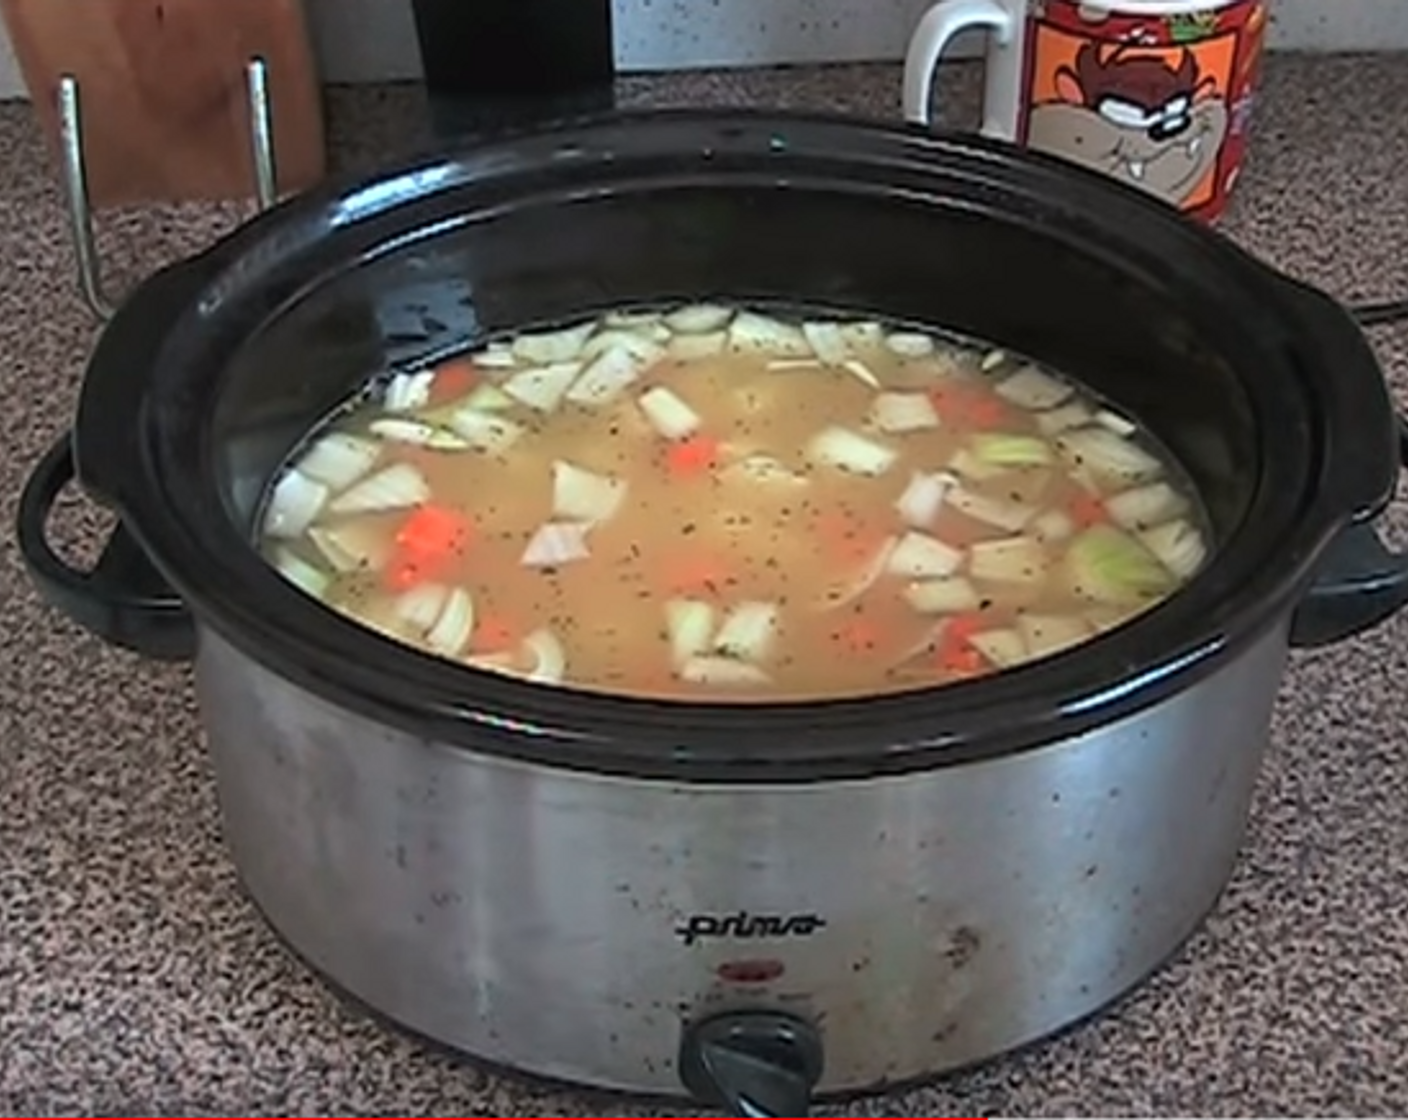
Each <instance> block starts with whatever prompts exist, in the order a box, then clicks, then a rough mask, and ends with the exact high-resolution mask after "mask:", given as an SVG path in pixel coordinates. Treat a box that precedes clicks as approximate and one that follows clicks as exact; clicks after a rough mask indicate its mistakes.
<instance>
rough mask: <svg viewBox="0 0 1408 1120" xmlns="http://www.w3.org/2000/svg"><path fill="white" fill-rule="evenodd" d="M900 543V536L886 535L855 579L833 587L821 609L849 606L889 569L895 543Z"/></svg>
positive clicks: (822, 602) (836, 608)
mask: <svg viewBox="0 0 1408 1120" xmlns="http://www.w3.org/2000/svg"><path fill="white" fill-rule="evenodd" d="M898 543H899V541H898V538H896V537H886V538H885V540H884V541H883V542H882V543H881V545H880V547H879V548H878V549H876V551H875V555H874V556H872V557H871V558H870V559H869V560H867V561H866V562H865V566H864V567H863V568H861V570H860V572H859V573H858V574H857V575H856V576H855V577H854V578H853V579H851V580H850V581H849V582H847V583H844V584H841V585H839V586H836V587H833V588H832V589H831V590H830V591H828V592H827V593H826V594H825V595H824V596H823V597H822V600H821V604H820V607H821V609H822V610H838V609H840V608H841V607H848V606H850V605H851V604H852V603H854V602H855V601H856V600H857V599H859V598H860V597H861V596H862V595H864V594H865V593H866V592H867V591H869V590H870V589H871V588H872V587H874V586H875V583H876V581H877V580H879V579H880V577H881V576H883V575H884V574H885V572H886V571H887V570H888V569H889V566H890V557H891V556H892V555H893V554H894V551H895V545H897V544H898Z"/></svg>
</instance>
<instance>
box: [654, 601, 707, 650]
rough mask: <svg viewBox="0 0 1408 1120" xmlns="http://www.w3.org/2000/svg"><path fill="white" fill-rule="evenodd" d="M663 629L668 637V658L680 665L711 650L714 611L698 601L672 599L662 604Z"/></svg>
mask: <svg viewBox="0 0 1408 1120" xmlns="http://www.w3.org/2000/svg"><path fill="white" fill-rule="evenodd" d="M665 626H666V629H667V630H668V631H669V635H670V657H671V658H672V660H673V661H674V663H675V664H676V665H683V664H684V663H685V662H686V661H688V660H689V659H690V658H692V657H695V656H697V655H699V654H701V653H703V652H704V651H705V650H707V649H708V648H709V646H710V643H711V641H712V639H713V636H714V608H713V606H711V605H710V604H709V603H706V602H704V601H703V600H700V599H671V600H670V601H669V602H668V603H666V604H665Z"/></svg>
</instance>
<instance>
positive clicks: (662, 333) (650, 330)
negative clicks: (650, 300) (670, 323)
mask: <svg viewBox="0 0 1408 1120" xmlns="http://www.w3.org/2000/svg"><path fill="white" fill-rule="evenodd" d="M605 321H606V325H607V327H609V328H610V329H611V330H617V331H629V332H630V333H631V334H633V335H635V336H636V337H637V338H639V339H642V340H644V341H647V342H654V343H664V342H668V341H669V340H670V328H669V327H667V326H666V325H665V322H664V318H663V316H661V314H660V312H658V311H610V312H607V315H606V320H605ZM603 333H605V332H603ZM592 341H595V339H593V340H592Z"/></svg>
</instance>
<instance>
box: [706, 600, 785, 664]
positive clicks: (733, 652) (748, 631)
mask: <svg viewBox="0 0 1408 1120" xmlns="http://www.w3.org/2000/svg"><path fill="white" fill-rule="evenodd" d="M777 613H778V611H777V604H776V603H763V602H758V601H756V600H748V601H745V602H742V603H739V604H738V606H736V607H734V608H733V610H731V611H730V612H729V613H728V616H727V617H726V618H725V619H724V623H723V625H722V626H720V627H719V632H718V635H717V636H716V637H715V638H714V649H715V651H716V652H718V653H721V654H723V655H724V656H725V657H736V658H738V659H740V660H742V661H762V660H763V659H764V658H765V657H767V654H768V649H769V648H770V647H771V645H772V642H773V638H775V637H776V636H777Z"/></svg>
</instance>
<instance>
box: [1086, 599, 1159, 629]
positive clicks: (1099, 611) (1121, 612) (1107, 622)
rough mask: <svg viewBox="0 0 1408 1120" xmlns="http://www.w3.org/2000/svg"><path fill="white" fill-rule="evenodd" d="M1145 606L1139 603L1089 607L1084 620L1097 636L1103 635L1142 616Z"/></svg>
mask: <svg viewBox="0 0 1408 1120" xmlns="http://www.w3.org/2000/svg"><path fill="white" fill-rule="evenodd" d="M1147 605H1148V604H1144V603H1140V604H1137V605H1133V606H1123V607H1109V606H1101V607H1091V608H1090V609H1089V610H1087V611H1086V612H1085V618H1086V621H1087V622H1089V623H1090V625H1091V627H1092V628H1094V630H1095V632H1096V633H1097V634H1104V633H1106V632H1107V631H1110V630H1113V629H1115V628H1116V627H1117V626H1123V625H1124V624H1125V623H1126V622H1129V621H1130V620H1132V619H1134V618H1135V617H1137V616H1138V615H1140V614H1142V613H1143V612H1144V608H1145V607H1146V606H1147Z"/></svg>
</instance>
